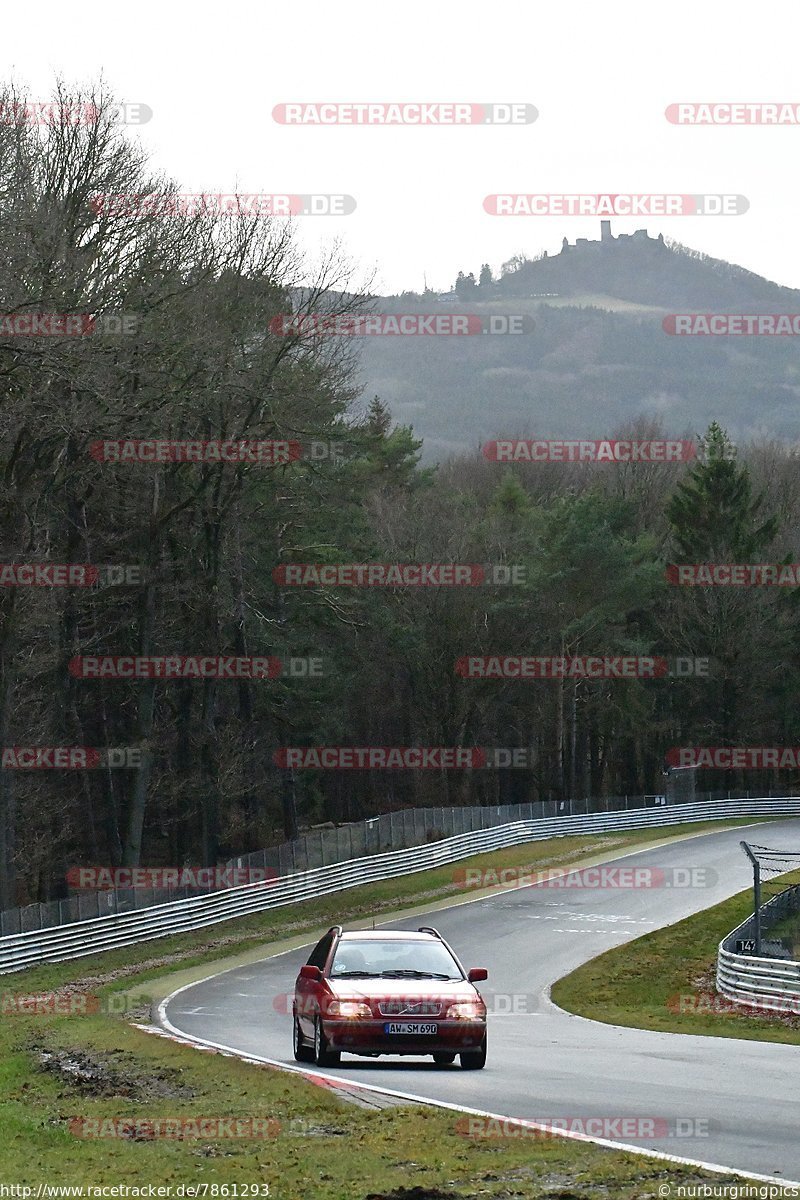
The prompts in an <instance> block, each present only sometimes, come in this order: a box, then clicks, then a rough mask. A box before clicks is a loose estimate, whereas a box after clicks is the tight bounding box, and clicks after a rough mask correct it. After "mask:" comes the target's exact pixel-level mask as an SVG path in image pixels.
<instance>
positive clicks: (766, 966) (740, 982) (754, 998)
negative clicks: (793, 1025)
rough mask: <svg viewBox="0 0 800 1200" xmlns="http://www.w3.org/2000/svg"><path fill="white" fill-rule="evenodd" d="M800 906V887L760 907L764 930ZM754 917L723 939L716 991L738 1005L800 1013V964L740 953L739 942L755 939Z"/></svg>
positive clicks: (788, 890)
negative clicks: (736, 946)
mask: <svg viewBox="0 0 800 1200" xmlns="http://www.w3.org/2000/svg"><path fill="white" fill-rule="evenodd" d="M798 907H800V887H790V888H786V889H785V891H783V892H780V893H779V894H778V895H777V896H773V897H772V899H771V900H768V901H767V903H766V904H762V906H761V923H762V927H763V929H765V930H767V929H769V926H770V925H774V924H775V922H776V920H780V918H781V917H782V916H784V915H785V913H786V912H790V911H796V910H797V908H798ZM753 932H754V921H753V917H752V916H751V917H748V918H747V920H746V921H743V922H742V924H741V925H738V926H737V927H736V929H734V930H733V931H732V932H731V933H729V934H728V935H727V937H724V938H723V939H722V941H721V942H720V944H719V950H718V952H717V991H718V992H721V993H722V995H723V996H726V997H727V999H728V1000H733V1001H734V1002H735V1003H736V1004H742V1005H750V1006H757V1007H759V1008H765V1009H771V1010H774V1011H776V1012H787V1011H789V1012H800V962H794V961H792V960H791V959H788V958H767V957H759V958H756V957H755V956H754V955H750V954H737V953H736V952H735V951H734V950H733V949H732V947H734V946H735V945H736V942H737V939H745V938H750V937H752V936H753Z"/></svg>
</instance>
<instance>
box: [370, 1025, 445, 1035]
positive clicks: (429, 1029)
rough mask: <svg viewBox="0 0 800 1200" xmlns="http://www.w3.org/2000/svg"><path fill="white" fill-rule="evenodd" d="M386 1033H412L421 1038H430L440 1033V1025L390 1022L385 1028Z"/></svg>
mask: <svg viewBox="0 0 800 1200" xmlns="http://www.w3.org/2000/svg"><path fill="white" fill-rule="evenodd" d="M383 1032H384V1033H412V1034H418V1035H419V1036H420V1037H430V1036H431V1035H433V1034H436V1033H438V1032H439V1027H438V1025H435V1024H431V1023H430V1022H429V1023H428V1024H424V1023H423V1022H422V1021H389V1022H387V1024H386V1025H384V1027H383Z"/></svg>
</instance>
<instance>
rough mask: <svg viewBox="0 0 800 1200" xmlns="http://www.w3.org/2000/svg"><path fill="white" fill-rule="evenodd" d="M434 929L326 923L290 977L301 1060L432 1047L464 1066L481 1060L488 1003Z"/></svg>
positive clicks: (420, 1051)
mask: <svg viewBox="0 0 800 1200" xmlns="http://www.w3.org/2000/svg"><path fill="white" fill-rule="evenodd" d="M487 977H488V972H487V971H486V970H485V969H484V968H483V967H475V968H473V969H472V970H471V971H465V970H464V968H463V967H462V966H461V963H460V962H459V961H458V959H457V958H456V956H455V954H454V953H453V951H452V950H451V949H450V947H449V946H448V944H447V942H446V941H445V940H444V938H443V937H442V936H441V934H439V933H438V932H437V931H436V930H435V929H430V928H422V929H418V930H417V931H416V932H405V931H395V932H386V933H381V932H379V931H377V930H370V931H367V932H358V933H355V932H354V933H344V932H343V930H342V927H341V926H340V925H335V926H334V927H333V928H332V929H329V930H328V932H327V933H326V934H325V936H324V938H322V940H321V941H320V942H318V944H317V945H316V946H315V947H314V950H313V951H312V953H311V956H310V958H309V960H308V962H307V963H306V965H305V966H304V967H301V968H300V974H299V975H298V977H297V980H296V982H295V990H294V1003H293V1005H292V1024H293V1039H292V1041H293V1049H294V1057H295V1059H296V1060H297V1061H298V1062H314V1063H316V1064H317V1065H318V1066H320V1067H333V1066H338V1064H339V1062H340V1060H341V1055H342V1052H343V1051H344V1052H346V1053H347V1054H360V1055H365V1056H367V1057H370V1058H376V1057H377V1056H378V1055H380V1054H414V1055H425V1054H431V1055H432V1056H433V1059H434V1062H437V1063H439V1064H441V1065H449V1064H450V1063H452V1062H454V1060H455V1057H456V1055H458V1056H459V1057H460V1060H461V1066H462V1067H464V1068H466V1069H467V1070H479V1069H480V1068H481V1067H483V1065H484V1064H485V1062H486V1005H485V1004H484V1002H483V999H482V997H481V994H480V992H479V991H478V989H477V988H476V987H475V986H474V984H475V983H477V982H479V981H480V980H482V979H486V978H487Z"/></svg>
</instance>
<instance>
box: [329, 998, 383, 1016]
mask: <svg viewBox="0 0 800 1200" xmlns="http://www.w3.org/2000/svg"><path fill="white" fill-rule="evenodd" d="M327 1015H328V1016H329V1017H371V1016H372V1010H371V1009H370V1006H369V1005H368V1004H363V1003H362V1002H361V1001H360V1000H331V1002H330V1004H329V1005H328V1012H327Z"/></svg>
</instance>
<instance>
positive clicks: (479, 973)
mask: <svg viewBox="0 0 800 1200" xmlns="http://www.w3.org/2000/svg"><path fill="white" fill-rule="evenodd" d="M488 978H489V972H488V971H487V970H486V967H473V968H472V970H470V971H467V979H468V980H469V981H470V983H480V981H481V980H482V979H488Z"/></svg>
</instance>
